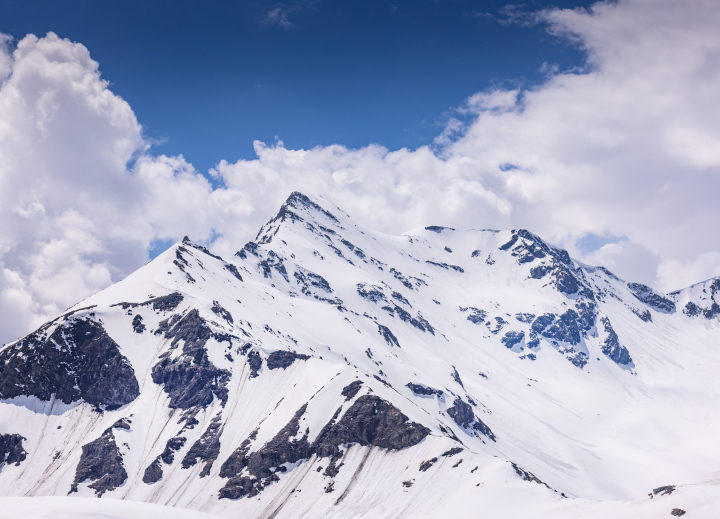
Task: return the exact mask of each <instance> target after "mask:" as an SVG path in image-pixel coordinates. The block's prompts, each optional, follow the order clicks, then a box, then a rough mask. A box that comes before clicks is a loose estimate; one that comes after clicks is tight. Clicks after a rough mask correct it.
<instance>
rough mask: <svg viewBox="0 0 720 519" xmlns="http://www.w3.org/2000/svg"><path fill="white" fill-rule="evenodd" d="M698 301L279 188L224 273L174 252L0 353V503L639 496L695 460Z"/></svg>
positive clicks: (698, 459) (572, 505)
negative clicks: (389, 223) (273, 205)
mask: <svg viewBox="0 0 720 519" xmlns="http://www.w3.org/2000/svg"><path fill="white" fill-rule="evenodd" d="M718 283H720V280H711V281H709V282H706V283H705V284H701V285H695V286H693V287H690V288H688V289H685V290H683V291H679V292H675V293H672V294H667V295H665V294H660V293H658V292H656V291H654V290H653V289H651V288H650V287H646V286H644V285H640V284H636V283H626V282H625V281H623V280H620V279H619V278H617V277H616V276H615V275H613V274H612V273H611V272H609V271H608V270H607V269H604V268H603V267H590V266H587V265H583V264H581V263H578V262H576V261H574V260H573V259H572V258H570V256H569V255H568V254H567V252H566V251H564V250H561V249H558V248H555V247H552V246H550V245H548V244H547V243H545V242H544V241H543V240H542V239H541V238H540V237H538V236H536V235H534V234H532V233H531V232H529V231H526V230H512V231H490V230H468V231H461V230H456V229H451V228H446V227H438V226H428V227H425V228H422V229H418V230H416V231H413V232H412V233H408V234H405V235H402V236H388V235H384V234H381V233H377V232H374V231H372V230H370V229H367V228H364V227H362V226H360V225H358V224H356V223H355V222H353V220H352V218H351V217H350V216H349V215H347V214H346V213H344V212H343V211H342V210H340V209H339V208H337V207H335V206H334V205H332V204H330V203H329V202H327V201H325V200H323V199H321V198H310V197H307V196H305V195H303V194H300V193H293V194H292V195H291V196H290V197H289V198H288V200H287V201H286V202H285V204H283V206H282V207H281V208H280V210H279V211H278V212H277V214H276V215H275V216H274V217H273V218H272V219H271V220H270V221H269V222H268V223H267V224H266V225H264V226H263V227H262V228H261V229H260V231H259V233H258V235H257V237H256V238H255V240H254V241H252V242H249V243H247V244H245V245H244V246H242V247H241V248H240V250H239V251H238V253H237V254H236V255H235V256H233V257H232V258H225V259H223V258H220V257H218V256H215V255H213V254H212V253H211V252H210V251H208V250H207V249H205V248H204V247H201V246H199V245H196V244H194V243H192V241H190V240H189V239H185V240H183V242H181V243H178V244H176V245H175V246H173V247H171V248H170V249H169V250H168V251H166V252H165V253H163V254H161V255H160V256H159V257H158V258H156V259H155V260H154V261H152V262H150V263H149V264H148V265H146V266H144V267H142V268H141V269H139V270H138V271H136V272H135V273H133V274H132V275H131V276H129V277H128V278H126V279H125V280H123V281H122V282H120V283H118V284H116V285H114V286H112V287H110V288H108V289H106V290H104V291H103V292H100V293H98V294H96V295H94V296H92V297H90V298H88V299H87V300H85V301H83V302H82V303H81V304H80V305H78V307H75V308H71V309H70V310H69V311H68V312H67V313H66V314H63V315H62V316H59V317H58V318H57V319H55V320H54V321H52V322H50V323H48V324H46V325H44V326H43V327H41V328H40V329H39V330H37V331H36V332H33V333H32V334H30V335H28V336H27V337H25V338H22V339H20V340H19V341H16V342H14V343H12V344H9V345H6V346H5V347H4V348H3V349H1V350H0V434H1V435H0V454H1V455H2V456H0V463H4V465H3V466H2V467H1V468H0V488H1V489H2V491H1V492H2V493H3V494H5V495H18V496H19V495H66V494H67V493H68V492H72V495H79V496H94V495H98V496H102V497H103V498H108V497H111V498H124V499H132V500H139V501H147V502H151V503H160V504H166V505H171V506H180V507H185V508H189V509H194V510H200V511H204V512H212V513H215V514H219V515H227V516H237V515H242V516H248V517H271V516H272V517H278V518H279V517H298V516H300V515H302V514H303V513H305V514H308V516H309V517H324V516H327V515H328V514H330V513H332V514H333V516H334V517H335V516H337V517H364V516H366V517H376V516H377V513H378V511H377V509H376V507H377V503H380V502H382V503H383V509H382V510H383V513H384V514H385V515H387V516H388V517H444V516H445V515H444V510H445V508H443V507H444V505H443V503H446V502H447V500H448V499H452V500H454V501H453V502H456V503H460V504H462V503H466V506H467V507H469V508H467V509H468V510H473V509H474V506H475V505H473V504H472V503H475V502H476V501H477V500H483V499H485V500H488V503H489V502H491V501H492V502H494V503H496V504H497V498H496V497H493V498H491V497H490V496H491V494H492V495H493V496H498V495H502V496H507V503H506V507H507V510H508V511H510V510H511V509H512V506H515V505H512V504H511V502H512V501H516V499H515V497H514V496H518V498H519V499H520V500H521V501H528V500H529V501H530V502H532V503H535V505H536V507H540V508H542V507H543V506H548V507H550V508H552V509H553V510H554V512H553V513H554V514H555V515H554V516H555V517H561V516H563V515H562V514H563V513H565V512H567V514H568V516H570V514H572V513H573V510H581V509H583V510H584V508H583V507H589V506H591V505H590V501H588V500H603V501H606V500H610V501H617V500H633V499H635V500H639V499H650V498H649V497H648V496H647V494H648V492H651V491H652V489H654V488H659V487H661V486H663V485H668V484H672V485H677V486H679V485H681V484H682V483H684V482H690V481H695V480H697V479H698V478H700V477H702V476H704V475H705V474H709V473H711V472H713V471H716V470H718V467H719V464H720V450H719V449H718V448H717V447H716V446H715V444H716V441H715V439H716V437H717V432H718V425H719V423H718V421H717V420H718V419H717V418H714V419H711V422H710V423H708V421H707V420H708V418H707V416H708V409H710V408H713V406H715V407H717V405H718V403H720V402H719V400H720V391H719V389H720V382H718V380H717V377H716V375H715V374H716V372H717V367H718V365H719V364H718V361H720V348H718V347H717V346H718V343H719V339H720V323H719V322H718V320H717V318H716V317H717V315H718V314H720V308H719V309H718V311H717V312H716V311H715V310H714V308H715V307H716V306H717V302H718V298H720V293H719V292H720V284H718ZM715 285H718V286H717V287H715ZM715 288H717V289H718V290H715ZM692 305H695V306H692ZM713 305H715V306H713ZM695 307H697V308H698V309H699V310H698V311H695ZM712 420H715V421H712ZM700 423H702V424H704V425H703V427H698V424H700ZM4 445H7V448H6V447H3V446H4ZM3 449H5V450H3ZM5 451H7V452H8V453H9V454H5ZM21 458H22V459H21ZM3 459H5V460H6V461H5V462H3V461H2V460H3ZM679 488H680V487H679ZM713 488H714V487H713ZM678 495H684V494H682V492H681V493H680V494H678ZM688 495H690V494H688ZM520 496H522V497H520ZM661 498H662V499H670V498H665V497H664V496H660V497H657V498H655V497H654V499H661ZM673 499H675V498H673ZM493 500H494V501H493ZM458 506H460V505H458ZM592 506H596V505H592ZM597 506H600V505H597ZM653 506H655V505H653ZM540 508H537V509H540ZM621 508H622V507H621ZM600 509H602V508H600ZM458 510H461V508H459V509H458ZM508 513H509V512H508ZM668 513H669V511H668Z"/></svg>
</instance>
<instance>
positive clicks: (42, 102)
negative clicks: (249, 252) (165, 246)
mask: <svg viewBox="0 0 720 519" xmlns="http://www.w3.org/2000/svg"><path fill="white" fill-rule="evenodd" d="M2 42H3V46H2V48H1V49H0V72H2V70H6V72H5V73H4V74H0V76H1V77H2V83H1V84H0V114H2V115H0V157H1V158H0V221H2V226H0V315H2V316H3V319H2V320H0V337H1V339H2V340H3V341H5V340H8V339H10V338H12V337H15V336H18V335H21V334H22V333H26V332H27V331H29V329H30V328H31V327H32V326H35V325H37V324H39V323H40V322H41V321H42V320H44V319H47V318H49V317H53V316H54V315H56V314H57V313H58V312H60V311H62V310H63V309H65V308H67V307H68V306H70V305H72V304H74V303H75V302H77V301H78V300H79V299H82V298H83V297H86V296H88V295H90V294H91V293H93V292H96V291H97V290H100V289H102V288H104V287H106V286H108V285H109V284H110V283H112V282H114V281H118V280H119V279H122V277H124V276H125V275H127V274H128V273H129V272H131V271H132V270H134V269H135V268H137V266H139V265H141V264H142V263H143V262H145V261H146V259H147V252H146V250H147V247H148V246H149V244H150V242H151V241H152V240H154V239H163V238H175V237H176V236H177V235H178V234H181V233H182V232H184V231H186V230H187V232H194V233H197V234H198V235H207V234H209V233H210V231H211V228H212V226H211V225H209V224H208V221H207V220H208V219H207V218H205V215H204V213H206V212H207V207H208V204H207V201H208V199H209V198H210V195H211V191H212V190H211V188H210V185H209V183H208V182H207V180H206V179H205V178H204V177H202V176H201V175H199V174H197V172H195V171H194V170H193V169H192V167H191V166H189V165H188V164H187V163H185V161H184V160H183V159H182V158H181V157H174V158H168V157H151V156H148V155H147V154H146V151H147V144H146V143H145V140H144V139H143V136H142V129H141V127H140V125H139V124H138V122H137V120H136V118H135V114H134V113H133V111H132V109H131V108H130V106H129V105H128V104H127V103H126V102H125V101H123V100H122V99H121V98H119V97H118V96H116V95H114V94H113V93H112V92H111V91H110V90H109V89H108V85H107V83H106V82H105V81H103V80H102V79H101V78H100V73H99V71H98V64H97V63H96V62H95V61H93V60H92V59H91V58H90V55H89V52H88V50H87V49H86V48H85V47H83V46H82V45H80V44H76V43H71V42H70V41H68V40H64V39H60V38H58V37H57V36H56V35H55V34H52V33H50V34H48V35H47V36H46V37H44V38H37V37H35V36H28V37H26V38H24V39H22V40H21V41H19V42H18V43H17V46H16V47H15V48H14V49H11V46H10V41H9V39H7V38H3V40H2ZM3 67H5V69H3ZM135 159H137V160H136V161H135V162H134V165H133V167H132V168H131V169H129V168H128V164H129V163H131V162H133V161H134V160H135Z"/></svg>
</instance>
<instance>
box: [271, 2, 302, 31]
mask: <svg viewBox="0 0 720 519" xmlns="http://www.w3.org/2000/svg"><path fill="white" fill-rule="evenodd" d="M298 10H299V8H298V7H276V8H275V9H270V10H269V11H268V12H267V13H265V17H264V18H263V22H262V23H263V25H266V26H270V25H279V26H280V27H283V28H285V29H289V28H290V27H292V26H293V24H292V22H291V21H290V14H291V13H293V12H295V11H298Z"/></svg>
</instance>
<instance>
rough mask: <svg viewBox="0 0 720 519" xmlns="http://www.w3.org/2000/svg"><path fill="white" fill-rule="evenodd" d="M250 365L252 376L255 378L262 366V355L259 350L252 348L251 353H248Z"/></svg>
mask: <svg viewBox="0 0 720 519" xmlns="http://www.w3.org/2000/svg"><path fill="white" fill-rule="evenodd" d="M247 362H248V366H250V378H255V377H257V376H258V371H259V370H260V368H261V367H262V362H263V361H262V357H261V356H260V354H259V353H258V352H256V351H255V350H252V351H251V352H250V353H248V360H247Z"/></svg>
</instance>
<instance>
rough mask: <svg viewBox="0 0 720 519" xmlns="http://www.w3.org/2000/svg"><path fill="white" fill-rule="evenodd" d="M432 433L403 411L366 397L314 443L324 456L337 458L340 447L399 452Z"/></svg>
mask: <svg viewBox="0 0 720 519" xmlns="http://www.w3.org/2000/svg"><path fill="white" fill-rule="evenodd" d="M428 434H430V430H429V429H428V428H427V427H425V426H423V425H421V424H419V423H415V422H411V421H409V420H408V417H407V416H405V415H404V414H403V413H402V412H401V411H400V410H399V409H397V408H396V407H394V406H393V405H392V404H390V403H389V402H387V401H386V400H383V399H381V398H380V397H378V396H375V395H364V396H361V397H360V398H358V399H357V400H356V401H355V403H353V405H352V406H350V408H349V409H348V410H347V411H346V412H345V414H344V415H343V417H342V418H341V419H340V420H339V421H338V422H337V423H333V422H332V421H331V422H330V423H328V424H327V425H326V426H325V427H324V428H323V430H322V431H321V432H320V434H319V435H318V437H317V439H316V440H315V442H314V444H313V450H314V451H315V452H316V453H317V454H318V456H320V457H328V456H329V457H333V458H337V457H338V455H339V446H340V445H344V444H353V443H357V444H360V445H363V446H374V447H381V448H384V449H389V450H399V449H404V448H406V447H411V446H413V445H417V444H418V443H420V442H421V441H422V440H423V439H424V438H425V437H426V436H427V435H428Z"/></svg>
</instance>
